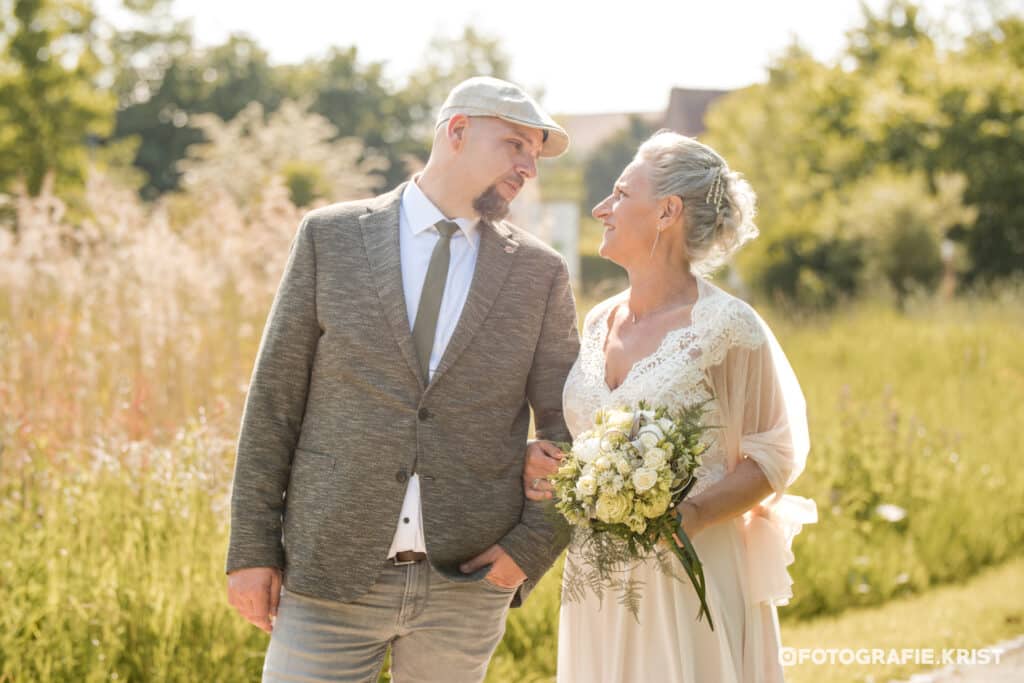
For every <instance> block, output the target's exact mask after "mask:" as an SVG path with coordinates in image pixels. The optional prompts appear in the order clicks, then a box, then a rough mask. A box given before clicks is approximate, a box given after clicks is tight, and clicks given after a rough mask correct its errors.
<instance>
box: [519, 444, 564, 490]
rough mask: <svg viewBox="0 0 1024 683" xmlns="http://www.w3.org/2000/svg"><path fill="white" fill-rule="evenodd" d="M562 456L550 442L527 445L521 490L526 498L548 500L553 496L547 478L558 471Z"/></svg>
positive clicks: (551, 487) (552, 488)
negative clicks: (524, 492)
mask: <svg viewBox="0 0 1024 683" xmlns="http://www.w3.org/2000/svg"><path fill="white" fill-rule="evenodd" d="M564 456H565V454H564V453H562V451H561V450H559V448H558V446H556V445H555V444H553V443H551V442H550V441H531V442H530V443H529V445H527V447H526V462H525V463H524V464H523V490H525V491H526V497H527V498H529V499H530V500H548V499H550V498H551V497H552V496H553V495H554V494H553V491H554V487H553V486H552V485H551V482H550V481H548V477H550V476H551V475H552V474H554V473H555V472H557V471H558V464H559V462H560V461H561V459H562V458H563V457H564Z"/></svg>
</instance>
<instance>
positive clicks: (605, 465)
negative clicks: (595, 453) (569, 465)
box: [594, 455, 612, 472]
mask: <svg viewBox="0 0 1024 683" xmlns="http://www.w3.org/2000/svg"><path fill="white" fill-rule="evenodd" d="M611 468H612V459H611V458H610V457H608V456H607V455H602V456H601V457H599V458H598V459H597V460H595V461H594V469H596V470H597V471H598V472H604V471H605V470H610V469H611Z"/></svg>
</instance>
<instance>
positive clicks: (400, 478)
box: [395, 470, 409, 484]
mask: <svg viewBox="0 0 1024 683" xmlns="http://www.w3.org/2000/svg"><path fill="white" fill-rule="evenodd" d="M408 480H409V475H408V474H406V473H405V470H398V471H397V472H395V481H397V482H398V483H399V484H404V483H405V482H407V481H408Z"/></svg>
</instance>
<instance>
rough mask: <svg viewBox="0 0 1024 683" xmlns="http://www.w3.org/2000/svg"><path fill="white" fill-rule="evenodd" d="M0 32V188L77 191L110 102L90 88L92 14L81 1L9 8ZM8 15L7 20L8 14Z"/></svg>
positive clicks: (93, 74)
mask: <svg viewBox="0 0 1024 683" xmlns="http://www.w3.org/2000/svg"><path fill="white" fill-rule="evenodd" d="M4 6H6V9H4V11H3V15H2V19H0V20H2V22H3V23H2V24H0V48H2V49H0V92H2V93H3V96H2V97H0V188H9V187H10V186H11V185H12V184H14V183H16V182H19V181H20V182H24V184H25V187H26V189H27V191H28V192H29V193H30V194H32V195H38V194H39V192H40V191H41V190H42V187H43V183H44V179H45V178H46V176H47V175H48V174H51V173H52V174H53V176H54V179H55V186H56V188H57V190H58V191H62V190H64V189H70V188H74V187H80V186H81V185H82V183H83V180H84V174H85V167H86V164H87V162H88V145H89V144H92V143H94V142H95V140H96V139H97V138H99V137H101V136H104V135H106V134H108V132H109V131H110V128H111V124H112V121H113V113H114V107H115V101H114V98H113V97H112V96H111V95H110V94H109V93H107V92H104V91H103V90H102V89H101V88H99V87H98V86H97V83H96V81H97V76H98V75H99V74H100V72H101V71H102V68H103V64H102V62H101V60H100V57H99V55H98V54H97V45H98V43H99V39H98V37H97V35H96V24H97V18H96V14H95V12H94V11H93V9H92V6H91V4H90V3H89V2H87V1H86V0H62V1H60V2H58V1H56V0H13V3H12V2H10V1H8V2H5V3H3V5H0V7H4ZM7 9H10V10H11V11H10V14H8V13H7Z"/></svg>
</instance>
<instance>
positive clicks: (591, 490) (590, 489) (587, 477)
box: [576, 474, 597, 496]
mask: <svg viewBox="0 0 1024 683" xmlns="http://www.w3.org/2000/svg"><path fill="white" fill-rule="evenodd" d="M576 493H578V494H580V495H581V496H592V495H594V494H595V493H597V479H595V478H594V475H592V474H584V475H583V476H582V477H580V478H579V479H578V480H577V481H576Z"/></svg>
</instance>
